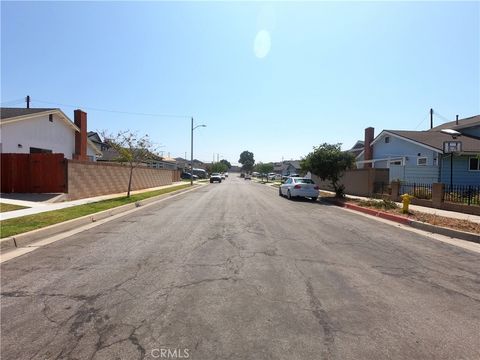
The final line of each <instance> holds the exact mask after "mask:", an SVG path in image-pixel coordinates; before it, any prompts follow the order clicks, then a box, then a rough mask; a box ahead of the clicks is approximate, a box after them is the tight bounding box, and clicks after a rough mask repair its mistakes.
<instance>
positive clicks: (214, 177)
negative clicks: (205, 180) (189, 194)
mask: <svg viewBox="0 0 480 360" xmlns="http://www.w3.org/2000/svg"><path fill="white" fill-rule="evenodd" d="M215 181H217V182H219V183H221V182H222V175H220V174H219V173H212V175H210V183H214V182H215Z"/></svg>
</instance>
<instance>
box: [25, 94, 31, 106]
mask: <svg viewBox="0 0 480 360" xmlns="http://www.w3.org/2000/svg"><path fill="white" fill-rule="evenodd" d="M25 101H26V102H27V109H30V95H27V97H26V98H25Z"/></svg>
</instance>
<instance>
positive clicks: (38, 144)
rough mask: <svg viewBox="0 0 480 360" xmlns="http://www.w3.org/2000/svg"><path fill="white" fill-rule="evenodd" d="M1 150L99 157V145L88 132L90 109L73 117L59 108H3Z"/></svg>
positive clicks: (4, 151) (85, 157)
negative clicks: (91, 138)
mask: <svg viewBox="0 0 480 360" xmlns="http://www.w3.org/2000/svg"><path fill="white" fill-rule="evenodd" d="M0 132H1V138H0V139H1V140H0V152H1V153H4V154H7V153H8V154H32V153H61V154H63V155H64V157H65V158H67V159H77V160H82V161H87V160H90V161H96V160H97V158H98V157H99V156H101V151H100V149H99V148H98V147H97V146H96V145H95V144H94V143H93V142H92V141H91V140H90V139H89V138H88V136H87V113H86V112H84V111H82V110H79V109H77V110H75V111H74V121H72V120H70V118H69V117H68V116H67V115H65V113H64V112H63V111H62V110H60V109H57V108H6V107H2V108H0Z"/></svg>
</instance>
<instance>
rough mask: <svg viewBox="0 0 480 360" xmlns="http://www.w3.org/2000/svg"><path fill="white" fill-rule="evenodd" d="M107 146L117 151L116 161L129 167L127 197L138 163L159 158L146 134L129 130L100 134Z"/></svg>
mask: <svg viewBox="0 0 480 360" xmlns="http://www.w3.org/2000/svg"><path fill="white" fill-rule="evenodd" d="M102 136H103V138H104V139H105V142H106V143H107V145H108V146H110V147H111V148H112V149H114V150H115V151H116V152H117V153H118V157H117V158H116V159H115V160H116V161H119V162H122V163H127V165H128V166H129V168H130V174H129V177H128V190H127V197H130V192H131V189H132V178H133V170H134V169H135V168H137V167H138V166H139V165H140V164H142V163H145V162H148V161H151V160H153V159H160V157H159V156H158V155H156V154H154V149H153V144H152V142H151V140H150V138H149V136H148V135H143V136H138V134H137V133H136V132H132V131H130V130H125V131H119V132H118V133H117V134H110V135H106V134H105V132H104V133H103V134H102Z"/></svg>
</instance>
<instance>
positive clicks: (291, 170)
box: [273, 160, 302, 176]
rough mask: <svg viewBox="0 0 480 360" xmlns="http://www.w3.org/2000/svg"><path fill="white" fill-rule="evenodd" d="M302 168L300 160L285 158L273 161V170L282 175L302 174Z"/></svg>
mask: <svg viewBox="0 0 480 360" xmlns="http://www.w3.org/2000/svg"><path fill="white" fill-rule="evenodd" d="M301 170H302V167H301V166H300V160H288V161H287V160H285V161H282V162H277V163H273V172H275V173H277V174H280V175H282V176H288V175H291V174H300V172H301Z"/></svg>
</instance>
